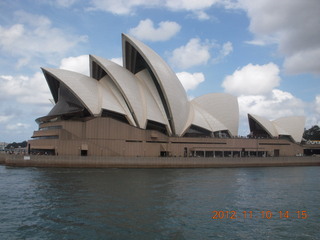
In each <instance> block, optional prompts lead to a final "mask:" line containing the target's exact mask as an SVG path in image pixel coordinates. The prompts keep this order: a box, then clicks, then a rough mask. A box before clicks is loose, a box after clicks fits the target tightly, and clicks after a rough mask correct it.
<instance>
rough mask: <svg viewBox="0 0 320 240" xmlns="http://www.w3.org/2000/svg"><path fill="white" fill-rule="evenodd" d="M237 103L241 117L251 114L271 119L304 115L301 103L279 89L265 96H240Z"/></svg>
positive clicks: (303, 105)
mask: <svg viewBox="0 0 320 240" xmlns="http://www.w3.org/2000/svg"><path fill="white" fill-rule="evenodd" d="M238 102H239V109H240V112H241V113H242V115H246V114H247V113H252V114H257V115H259V116H263V117H266V118H270V117H272V118H273V119H276V118H279V117H285V116H293V115H304V107H305V104H304V103H303V101H302V100H300V99H298V98H296V97H294V96H293V95H292V94H291V93H289V92H285V91H282V90H279V89H273V90H272V91H271V93H270V94H267V95H241V96H239V97H238Z"/></svg>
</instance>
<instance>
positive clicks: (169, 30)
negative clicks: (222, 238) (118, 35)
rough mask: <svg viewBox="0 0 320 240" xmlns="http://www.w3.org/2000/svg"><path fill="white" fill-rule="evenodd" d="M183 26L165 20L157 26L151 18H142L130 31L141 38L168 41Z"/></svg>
mask: <svg viewBox="0 0 320 240" xmlns="http://www.w3.org/2000/svg"><path fill="white" fill-rule="evenodd" d="M180 29H181V26H180V25H179V24H178V23H176V22H170V21H164V22H160V23H159V27H158V28H155V27H154V25H153V22H152V21H151V20H150V19H145V20H141V21H140V22H139V24H138V26H137V27H135V28H131V29H130V30H129V33H130V34H131V35H133V36H134V37H136V38H138V39H140V40H146V41H153V42H155V41H166V40H168V39H170V38H172V37H173V36H174V35H176V34H177V33H178V32H179V31H180Z"/></svg>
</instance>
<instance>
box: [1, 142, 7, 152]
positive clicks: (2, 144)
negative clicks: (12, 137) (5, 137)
mask: <svg viewBox="0 0 320 240" xmlns="http://www.w3.org/2000/svg"><path fill="white" fill-rule="evenodd" d="M7 145H8V144H7V143H5V142H0V151H4V149H5V147H6V146H7Z"/></svg>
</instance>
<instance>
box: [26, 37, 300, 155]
mask: <svg viewBox="0 0 320 240" xmlns="http://www.w3.org/2000/svg"><path fill="white" fill-rule="evenodd" d="M122 50H123V66H120V65H118V64H116V63H114V62H112V61H109V60H107V59H104V58H101V57H98V56H92V55H91V56H90V63H89V64H90V76H86V75H82V74H80V73H77V72H71V71H67V70H62V69H51V68H43V69H42V70H43V74H44V76H45V79H46V81H47V83H48V86H49V88H50V91H51V94H52V97H53V100H54V103H55V105H54V107H53V108H52V110H51V111H50V112H49V113H48V114H47V115H46V116H43V117H40V118H38V119H37V120H36V121H37V123H38V124H39V129H38V130H37V131H35V132H34V133H33V136H32V140H30V141H29V144H28V148H29V152H30V153H34V154H53V155H74V156H76V155H78V156H124V157H132V156H141V157H143V156H146V157H147V156H148V157H150V156H162V157H166V156H184V157H190V156H197V157H240V156H261V157H262V156H294V155H297V154H301V153H303V149H302V147H301V146H300V144H299V142H300V141H301V139H302V134H303V130H304V124H305V119H304V117H287V118H280V119H277V120H274V121H269V120H268V119H265V118H263V117H259V116H256V115H252V114H248V121H249V126H250V134H249V136H248V137H245V138H241V137H238V136H237V135H238V125H239V107H238V101H237V98H236V97H234V96H231V95H229V94H226V93H211V94H207V95H204V96H200V97H197V98H194V99H192V100H189V99H188V97H187V95H186V92H185V90H184V88H183V86H182V85H181V83H180V81H179V79H178V78H177V76H176V74H175V73H174V72H173V71H172V69H171V68H170V67H169V66H168V64H167V63H166V62H165V61H164V60H163V59H162V58H161V57H160V56H159V55H158V54H157V53H155V52H154V51H153V50H152V49H150V48H149V47H148V46H146V45H145V44H144V43H142V42H140V41H138V40H137V39H134V38H132V37H130V36H128V35H125V34H123V35H122ZM270 117H272V116H270Z"/></svg>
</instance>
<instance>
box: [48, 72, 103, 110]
mask: <svg viewBox="0 0 320 240" xmlns="http://www.w3.org/2000/svg"><path fill="white" fill-rule="evenodd" d="M43 70H44V71H46V72H47V73H49V74H51V75H52V76H54V77H55V78H56V79H57V80H58V81H60V82H62V83H63V84H64V85H65V86H66V87H67V88H68V89H69V90H70V91H71V92H72V93H73V94H74V95H75V96H77V97H78V98H79V100H80V101H81V102H82V104H83V105H84V106H86V108H87V109H88V110H89V111H90V112H91V114H93V115H98V114H100V111H101V107H100V104H99V98H97V92H98V83H97V81H96V80H95V79H93V78H90V77H88V76H85V75H83V74H81V73H77V72H72V71H68V70H63V69H53V68H43Z"/></svg>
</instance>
